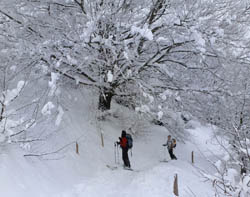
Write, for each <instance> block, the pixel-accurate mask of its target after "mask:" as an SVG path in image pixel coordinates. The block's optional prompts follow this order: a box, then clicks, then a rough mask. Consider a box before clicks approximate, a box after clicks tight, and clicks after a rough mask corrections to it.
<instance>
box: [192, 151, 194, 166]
mask: <svg viewBox="0 0 250 197" xmlns="http://www.w3.org/2000/svg"><path fill="white" fill-rule="evenodd" d="M191 159H192V164H194V151H192V155H191Z"/></svg>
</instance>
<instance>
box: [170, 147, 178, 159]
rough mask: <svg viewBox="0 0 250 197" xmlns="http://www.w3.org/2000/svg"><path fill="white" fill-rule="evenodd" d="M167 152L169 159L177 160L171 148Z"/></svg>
mask: <svg viewBox="0 0 250 197" xmlns="http://www.w3.org/2000/svg"><path fill="white" fill-rule="evenodd" d="M168 152H169V155H170V157H171V159H177V158H176V156H175V155H174V153H173V149H172V148H171V149H169V150H168Z"/></svg>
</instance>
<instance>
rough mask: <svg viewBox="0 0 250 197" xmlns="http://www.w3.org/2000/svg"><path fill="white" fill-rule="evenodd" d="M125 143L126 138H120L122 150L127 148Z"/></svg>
mask: <svg viewBox="0 0 250 197" xmlns="http://www.w3.org/2000/svg"><path fill="white" fill-rule="evenodd" d="M127 142H128V140H127V138H126V137H122V138H121V141H120V145H121V147H122V148H126V147H127Z"/></svg>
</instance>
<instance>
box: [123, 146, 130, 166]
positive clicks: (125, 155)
mask: <svg viewBox="0 0 250 197" xmlns="http://www.w3.org/2000/svg"><path fill="white" fill-rule="evenodd" d="M122 159H123V163H124V166H125V167H129V168H130V162H129V158H128V149H127V148H123V149H122Z"/></svg>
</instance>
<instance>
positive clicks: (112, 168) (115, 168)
mask: <svg viewBox="0 0 250 197" xmlns="http://www.w3.org/2000/svg"><path fill="white" fill-rule="evenodd" d="M106 166H107V168H109V169H111V170H117V169H118V167H117V166H110V165H106Z"/></svg>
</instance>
